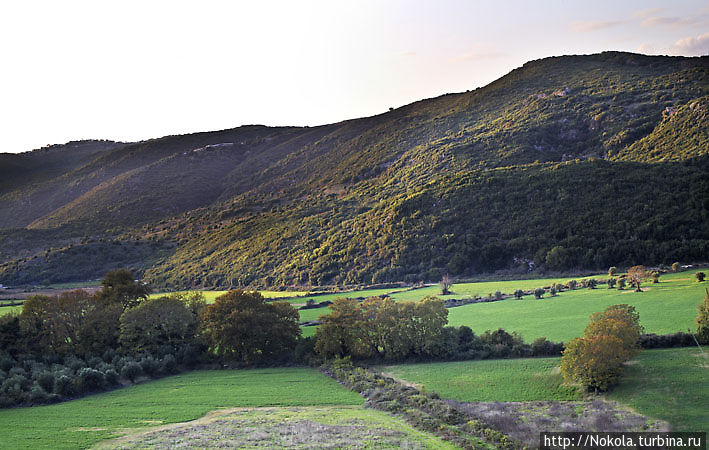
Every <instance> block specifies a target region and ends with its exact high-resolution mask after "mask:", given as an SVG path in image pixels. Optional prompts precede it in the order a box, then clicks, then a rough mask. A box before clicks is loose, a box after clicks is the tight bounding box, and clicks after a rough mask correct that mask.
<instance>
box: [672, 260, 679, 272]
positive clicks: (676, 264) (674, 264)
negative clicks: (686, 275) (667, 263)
mask: <svg viewBox="0 0 709 450" xmlns="http://www.w3.org/2000/svg"><path fill="white" fill-rule="evenodd" d="M672 271H673V272H679V263H678V262H673V263H672Z"/></svg>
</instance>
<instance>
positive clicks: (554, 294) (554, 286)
mask: <svg viewBox="0 0 709 450" xmlns="http://www.w3.org/2000/svg"><path fill="white" fill-rule="evenodd" d="M549 295H551V296H552V297H554V296H556V285H555V284H553V285H552V286H551V288H550V289H549Z"/></svg>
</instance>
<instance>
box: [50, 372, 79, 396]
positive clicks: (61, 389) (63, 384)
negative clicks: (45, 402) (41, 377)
mask: <svg viewBox="0 0 709 450" xmlns="http://www.w3.org/2000/svg"><path fill="white" fill-rule="evenodd" d="M54 392H55V393H57V394H59V395H61V396H62V397H71V396H72V395H74V393H75V392H76V391H75V389H74V379H73V378H72V377H70V376H69V375H60V376H58V377H57V378H56V380H54Z"/></svg>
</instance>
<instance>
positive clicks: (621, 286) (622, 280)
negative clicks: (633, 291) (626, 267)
mask: <svg viewBox="0 0 709 450" xmlns="http://www.w3.org/2000/svg"><path fill="white" fill-rule="evenodd" d="M623 289H625V278H619V279H618V290H619V291H622V290H623Z"/></svg>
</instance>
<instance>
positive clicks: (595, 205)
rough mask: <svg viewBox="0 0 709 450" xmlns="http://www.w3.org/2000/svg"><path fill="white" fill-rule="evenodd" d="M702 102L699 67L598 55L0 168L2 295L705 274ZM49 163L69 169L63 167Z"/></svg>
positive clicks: (16, 160) (4, 159) (706, 76)
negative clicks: (365, 107) (319, 116)
mask: <svg viewBox="0 0 709 450" xmlns="http://www.w3.org/2000/svg"><path fill="white" fill-rule="evenodd" d="M708 96H709V57H701V58H683V57H648V56H642V55H635V54H629V53H617V52H607V53H602V54H599V55H589V56H566V57H555V58H546V59H542V60H537V61H532V62H529V63H527V64H525V65H524V66H523V67H521V68H518V69H516V70H514V71H512V72H511V73H509V74H507V75H505V76H504V77H502V78H500V79H499V80H497V81H495V82H493V83H491V84H490V85H488V86H486V87H483V88H480V89H476V90H474V91H469V92H465V93H459V94H447V95H444V96H441V97H437V98H434V99H429V100H422V101H419V102H416V103H412V104H410V105H407V106H404V107H401V108H398V109H395V110H393V111H390V112H387V113H384V114H381V115H378V116H373V117H368V118H362V119H355V120H350V121H345V122H341V123H336V124H331V125H324V126H318V127H310V128H308V127H305V128H300V127H283V128H269V127H263V126H246V127H240V128H236V129H233V130H224V131H218V132H209V133H197V134H192V135H185V136H168V137H164V138H160V139H154V140H150V141H144V142H138V143H129V144H116V143H107V142H100V141H91V142H93V144H91V145H89V144H85V145H84V147H82V148H81V149H79V148H76V149H72V148H66V149H64V148H62V149H61V150H59V149H52V148H49V149H43V150H41V151H34V152H29V153H25V154H22V155H0V173H16V174H19V175H17V176H9V177H3V178H2V182H0V226H2V227H4V229H2V230H0V263H2V265H0V282H2V283H5V284H11V285H12V284H20V283H36V282H40V281H43V280H44V281H68V280H77V279H90V278H98V277H100V276H102V274H103V273H104V272H105V271H106V270H108V269H110V268H114V267H118V266H129V267H131V268H133V269H134V270H137V271H138V272H143V271H144V272H145V277H146V279H147V280H148V281H150V282H151V283H153V284H155V285H162V286H171V287H191V286H227V287H228V286H268V285H280V286H283V285H305V284H313V285H315V284H331V283H341V284H351V283H371V282H381V281H393V280H406V281H418V280H429V281H435V280H437V279H439V278H440V276H441V275H442V274H443V273H449V274H451V275H455V276H466V275H473V274H477V273H484V272H490V271H494V270H498V269H514V270H529V269H530V267H536V268H540V267H542V268H546V269H549V270H569V269H582V268H583V269H594V268H604V267H607V266H608V265H616V264H617V265H623V264H625V265H632V264H640V263H643V264H657V263H671V262H673V261H675V260H680V261H688V262H689V261H699V260H706V259H707V255H709V248H708V243H709V225H707V211H708V210H709V181H708V178H709V177H707V173H709V170H707V169H708V164H709V156H707V153H709V139H708V138H707V133H708V132H707V125H706V124H707V120H706V119H707V108H708V107H709V104H708V103H707V98H708ZM97 142H100V143H101V145H100V146H99V145H98V144H97ZM60 151H61V152H67V153H69V154H71V155H72V157H71V158H55V159H58V160H62V161H65V163H64V165H62V166H57V165H56V163H53V162H51V161H52V160H51V158H52V157H54V156H55V155H59V152H60ZM20 170H21V171H20ZM530 263H533V264H530ZM67 268H71V270H67Z"/></svg>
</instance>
